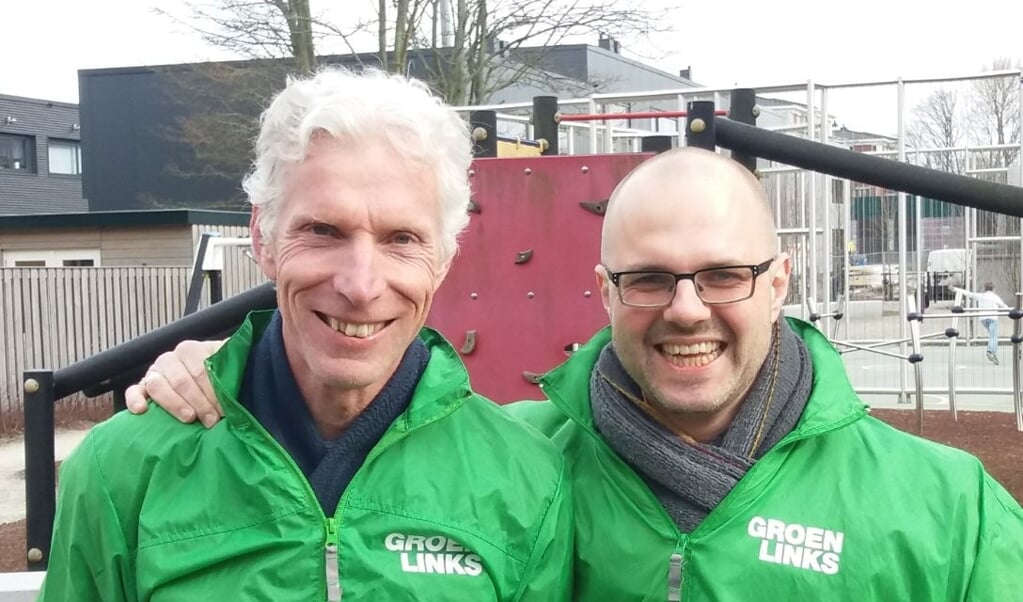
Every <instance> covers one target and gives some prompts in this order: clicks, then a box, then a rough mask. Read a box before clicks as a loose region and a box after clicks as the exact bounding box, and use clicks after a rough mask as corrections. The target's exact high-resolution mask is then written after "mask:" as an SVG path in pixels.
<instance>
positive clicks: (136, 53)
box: [0, 0, 1023, 130]
mask: <svg viewBox="0 0 1023 602" xmlns="http://www.w3.org/2000/svg"><path fill="white" fill-rule="evenodd" d="M628 1H633V2H635V1H638V0H628ZM644 2H661V3H664V4H671V5H677V6H679V7H680V8H678V9H677V10H676V11H675V14H674V15H673V16H672V17H671V18H670V19H669V20H667V21H666V23H667V25H669V26H671V27H672V28H673V29H674V32H673V33H671V34H666V35H663V36H659V37H657V38H655V39H653V40H649V41H642V40H632V41H625V43H624V46H625V52H626V54H628V55H630V56H633V57H635V58H641V59H642V60H645V61H648V62H651V63H653V64H654V65H655V66H657V67H660V68H662V69H664V70H666V71H669V72H673V73H677V72H678V70H679V69H681V68H685V67H687V66H691V67H692V70H693V77H694V79H696V80H697V82H699V83H701V84H704V85H708V86H730V85H735V84H738V85H743V86H759V85H765V84H770V83H795V82H805V81H806V80H807V79H813V80H814V81H818V82H821V83H837V82H845V81H869V80H884V79H890V78H891V79H893V78H896V77H899V76H902V77H905V78H921V77H932V76H948V75H962V74H967V73H975V72H979V71H981V68H982V67H983V66H984V65H985V64H987V63H990V61H991V60H992V59H994V58H996V57H1000V56H1005V57H1011V58H1012V59H1014V60H1018V59H1021V58H1023V35H1021V34H1020V28H1021V25H1023V1H1021V0H972V1H970V2H951V1H948V0H773V1H770V2H753V1H752V0H746V1H740V2H731V3H727V4H725V5H721V4H718V6H727V7H728V8H729V10H728V12H727V13H720V12H719V13H714V12H708V13H705V14H697V13H696V7H700V6H704V7H707V8H708V9H713V7H714V6H715V3H713V2H709V1H708V0H703V1H702V2H693V1H692V0H678V1H677V2H672V1H671V0H644ZM157 4H158V5H160V6H161V7H163V8H164V9H166V10H169V11H171V12H174V11H175V10H177V11H178V12H180V10H181V9H180V8H176V7H180V5H181V4H182V2H180V1H179V0H163V1H162V2H161V1H158V0H90V1H85V0H30V1H15V0H11V1H9V2H4V5H3V9H2V11H0V20H2V21H3V24H4V26H3V35H2V36H0V46H2V47H3V48H4V52H3V56H4V58H3V59H2V60H0V94H10V95H16V96H28V97H34V98H44V99H48V100H58V101H65V102H78V77H77V71H78V69H90V68H102V67H121V66H134V65H155V64H165V63H179V62H191V61H200V60H217V59H222V58H228V57H226V56H225V55H224V54H223V53H222V52H219V51H217V50H215V49H211V48H209V47H207V46H205V45H204V44H203V43H202V42H201V41H200V40H198V39H197V37H196V36H195V34H193V33H191V32H188V31H187V30H185V29H183V28H182V26H180V25H176V24H174V23H173V22H171V21H170V20H169V19H167V18H166V17H163V16H160V15H156V14H154V13H153V11H152V7H153V6H154V5H157ZM355 4H360V5H361V4H365V5H367V6H372V5H375V2H368V0H341V1H340V2H338V1H337V0H331V1H330V2H327V1H326V0H313V2H312V6H313V9H314V11H315V10H318V9H322V7H326V6H337V5H347V6H346V10H348V8H350V6H351V5H355ZM741 5H746V6H748V7H749V8H748V9H747V12H746V13H742V12H740V11H738V10H736V9H735V7H736V6H741ZM591 43H596V40H592V41H591ZM925 91H926V90H924V89H923V88H922V87H918V90H917V92H916V93H914V94H911V97H910V98H911V100H913V99H916V98H918V97H919V96H921V95H923V94H924V92H925ZM894 94H895V93H894V89H893V88H889V89H878V90H873V91H871V92H869V93H854V92H850V93H837V92H835V93H832V97H831V98H830V99H829V101H830V103H831V105H830V106H831V108H832V111H831V112H832V113H834V114H837V115H838V116H839V121H840V122H843V121H846V120H848V121H850V122H851V123H850V127H853V128H854V129H856V128H859V129H865V128H869V127H875V128H879V129H885V130H890V129H891V128H893V127H894V115H895V109H894V106H895V104H894ZM865 105H871V106H872V107H873V109H872V110H871V111H866V110H864V108H865ZM879 114H880V115H882V117H878V115H879ZM866 122H874V123H866Z"/></svg>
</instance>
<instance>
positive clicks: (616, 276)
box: [604, 255, 778, 309]
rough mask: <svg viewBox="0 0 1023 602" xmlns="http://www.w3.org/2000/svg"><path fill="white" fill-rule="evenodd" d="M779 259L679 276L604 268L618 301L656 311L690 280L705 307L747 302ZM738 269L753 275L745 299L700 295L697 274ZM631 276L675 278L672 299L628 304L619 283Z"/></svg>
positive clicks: (661, 272) (669, 302) (651, 271)
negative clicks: (721, 299) (683, 282)
mask: <svg viewBox="0 0 1023 602" xmlns="http://www.w3.org/2000/svg"><path fill="white" fill-rule="evenodd" d="M777 258H778V256H777V255H775V256H774V257H771V258H770V259H768V260H767V261H763V262H761V263H759V264H753V265H721V266H715V267H712V268H704V269H702V270H696V271H695V272H689V273H685V272H682V273H677V274H676V273H675V272H667V271H664V270H623V271H621V272H614V271H611V269H610V268H609V267H607V266H606V265H605V266H604V271H606V272H607V277H608V280H610V281H611V283H612V284H614V285H615V288H616V289H618V300H619V301H621V302H622V305H627V306H628V307H638V308H643V309H655V308H659V307H668V306H669V305H671V303H672V302H673V301H674V300H675V295H676V294H677V293H678V283H679V281H680V280H690V281H692V283H693V290H695V291H696V296H697V297H699V298H700V301H702V302H703V304H704V305H728V304H729V303H739V302H740V301H745V300H746V299H749V298H750V297H752V296H753V294H754V293H756V291H757V278H759V277H760V276H761V275H762V274H766V273H767V269H768V268H770V267H771V264H772V263H774V260H775V259H777ZM737 268H747V269H749V271H750V272H752V274H753V277H752V278H751V279H750V287H749V294H748V295H746V296H745V297H742V298H740V299H732V300H731V301H707V300H706V299H704V298H703V295H702V294H700V287H699V286H697V285H696V276H697V274H702V273H705V272H716V271H717V270H734V269H737ZM630 274H665V275H668V276H671V277H673V278H674V279H675V282H674V283H673V284H672V287H671V298H670V299H668V300H667V301H666V302H665V303H661V304H658V305H636V304H634V303H629V302H627V301H626V300H625V298H624V297H623V296H622V288H621V286H619V284H618V283H619V282H620V281H621V278H622V276H628V275H630Z"/></svg>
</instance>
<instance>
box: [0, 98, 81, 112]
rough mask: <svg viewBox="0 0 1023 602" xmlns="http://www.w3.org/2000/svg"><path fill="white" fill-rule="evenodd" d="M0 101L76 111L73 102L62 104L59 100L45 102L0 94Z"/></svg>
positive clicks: (42, 99)
mask: <svg viewBox="0 0 1023 602" xmlns="http://www.w3.org/2000/svg"><path fill="white" fill-rule="evenodd" d="M0 100H6V101H10V102H19V103H26V104H36V105H46V106H48V107H65V108H68V109H77V108H78V105H76V104H75V103H73V102H62V101H59V100H46V99H45V98H29V97H27V96H14V95H12V94H0Z"/></svg>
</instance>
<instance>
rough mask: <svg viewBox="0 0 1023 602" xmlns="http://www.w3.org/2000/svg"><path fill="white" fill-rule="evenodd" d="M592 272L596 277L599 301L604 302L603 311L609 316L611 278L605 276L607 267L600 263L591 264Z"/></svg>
mask: <svg viewBox="0 0 1023 602" xmlns="http://www.w3.org/2000/svg"><path fill="white" fill-rule="evenodd" d="M593 274H594V275H595V276H596V277H597V287H598V288H599V289H600V302H601V303H603V304H604V311H605V312H607V317H608V318H610V317H611V280H610V279H609V278H608V277H607V269H605V268H604V266H602V265H601V264H599V263H598V264H597V265H595V266H593Z"/></svg>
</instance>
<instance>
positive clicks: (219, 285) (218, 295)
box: [206, 270, 224, 305]
mask: <svg viewBox="0 0 1023 602" xmlns="http://www.w3.org/2000/svg"><path fill="white" fill-rule="evenodd" d="M206 275H207V276H209V279H210V305H213V304H214V303H220V302H221V301H223V300H224V274H223V272H221V271H220V270H209V271H207V272H206Z"/></svg>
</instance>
